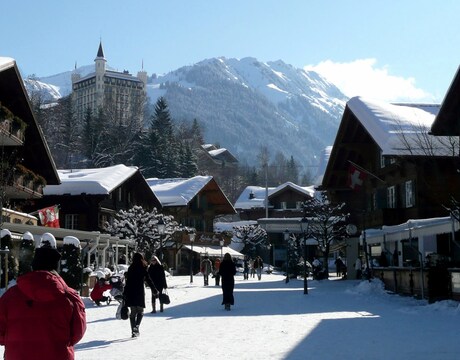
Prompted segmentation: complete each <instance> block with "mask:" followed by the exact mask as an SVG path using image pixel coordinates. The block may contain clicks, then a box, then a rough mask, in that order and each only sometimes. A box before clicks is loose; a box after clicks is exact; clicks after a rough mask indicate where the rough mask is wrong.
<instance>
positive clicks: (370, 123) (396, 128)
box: [347, 97, 452, 156]
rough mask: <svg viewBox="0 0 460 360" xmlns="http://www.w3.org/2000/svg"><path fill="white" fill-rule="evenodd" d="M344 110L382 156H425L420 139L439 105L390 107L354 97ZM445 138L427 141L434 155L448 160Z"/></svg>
mask: <svg viewBox="0 0 460 360" xmlns="http://www.w3.org/2000/svg"><path fill="white" fill-rule="evenodd" d="M347 106H348V107H349V109H350V110H351V112H352V113H353V114H354V115H355V116H356V118H357V119H358V121H359V122H360V123H361V124H362V125H363V126H364V128H365V129H366V130H367V131H368V133H369V135H370V136H371V137H372V138H373V140H374V141H375V142H376V143H377V145H378V146H379V147H380V149H381V150H382V155H390V156H396V155H427V153H426V148H425V149H423V145H425V147H426V143H425V142H423V140H421V139H423V138H424V137H425V136H426V134H427V133H428V132H429V131H430V129H431V125H432V123H433V121H434V119H435V117H436V115H437V113H438V111H439V108H440V106H439V105H435V104H432V105H421V104H389V103H385V102H381V101H376V100H371V99H365V98H362V97H354V98H352V99H350V100H349V101H348V103H347ZM445 140H446V139H445V137H444V138H443V137H433V139H431V138H430V141H432V143H431V144H430V150H431V151H432V153H433V155H437V156H451V155H452V154H451V152H452V150H451V149H449V147H446V146H445V145H443V143H444V144H445V143H446V142H445Z"/></svg>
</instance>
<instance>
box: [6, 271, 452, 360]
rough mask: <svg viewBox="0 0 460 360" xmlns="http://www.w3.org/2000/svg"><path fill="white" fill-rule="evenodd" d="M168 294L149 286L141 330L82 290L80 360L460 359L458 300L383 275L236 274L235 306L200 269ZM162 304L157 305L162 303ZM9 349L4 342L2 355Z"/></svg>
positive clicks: (179, 279)
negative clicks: (389, 287) (388, 282)
mask: <svg viewBox="0 0 460 360" xmlns="http://www.w3.org/2000/svg"><path fill="white" fill-rule="evenodd" d="M167 283H168V294H169V296H170V298H171V303H170V304H169V305H166V306H165V311H164V312H162V313H161V312H157V313H156V314H151V313H150V311H151V309H152V308H151V305H150V291H148V290H147V292H146V305H147V308H146V309H145V316H144V318H143V320H142V323H141V325H140V337H139V338H137V339H131V330H130V325H129V320H117V319H116V317H115V314H116V310H117V307H118V304H117V302H116V301H115V300H114V301H112V302H111V303H110V305H106V304H103V305H101V306H100V307H97V306H96V305H95V304H94V303H93V302H92V301H91V300H90V299H89V298H84V303H85V306H86V315H87V331H86V334H85V336H84V337H83V339H82V340H81V341H80V342H79V343H78V344H77V345H76V347H75V350H76V351H75V353H76V356H75V358H76V359H78V360H94V359H110V360H151V359H170V360H175V359H178V360H179V359H180V360H196V359H203V360H205V359H212V360H215V359H219V360H225V359H239V360H252V359H255V358H257V359H270V360H282V359H283V360H305V359H324V360H336V359H357V360H360V359H362V360H364V359H373V360H387V359H393V360H406V359H417V360H441V359H442V360H454V359H458V354H459V353H460V342H459V341H458V322H459V318H460V306H459V303H458V302H455V301H452V300H446V301H440V302H437V303H434V304H428V303H427V302H426V301H422V300H416V299H414V298H411V297H408V296H406V297H402V296H398V295H392V294H388V293H387V292H386V291H384V290H383V287H382V283H381V282H380V281H379V280H373V281H372V282H368V281H358V280H340V279H339V278H336V277H331V278H330V279H329V280H321V281H317V280H312V279H311V278H309V279H308V294H306V295H305V294H304V293H303V280H300V279H299V280H297V279H291V280H290V281H289V283H287V284H286V283H285V281H284V277H283V276H282V274H276V273H275V274H270V275H267V274H263V275H262V280H260V281H259V280H257V277H255V278H251V277H250V278H249V280H243V276H242V274H241V273H238V274H237V276H236V281H235V283H236V284H235V293H234V295H235V305H234V306H233V307H232V309H231V310H230V311H225V310H224V308H223V306H222V305H221V301H222V291H221V289H220V288H219V287H217V286H215V285H214V281H213V279H210V286H206V287H205V286H203V277H202V276H200V275H195V276H194V277H193V283H190V277H189V276H168V278H167ZM157 309H158V305H157ZM3 351H4V348H3V347H0V357H1V356H2V355H3Z"/></svg>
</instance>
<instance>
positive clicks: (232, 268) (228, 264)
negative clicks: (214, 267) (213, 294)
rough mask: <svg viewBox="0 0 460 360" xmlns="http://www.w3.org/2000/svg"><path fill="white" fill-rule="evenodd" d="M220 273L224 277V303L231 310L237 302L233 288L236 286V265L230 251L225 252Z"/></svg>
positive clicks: (226, 308)
mask: <svg viewBox="0 0 460 360" xmlns="http://www.w3.org/2000/svg"><path fill="white" fill-rule="evenodd" d="M219 273H220V276H221V277H222V305H224V306H225V310H227V311H229V310H230V306H231V305H234V304H235V298H234V296H233V290H234V288H235V274H236V265H235V263H234V262H233V260H232V257H231V256H230V254H229V253H225V255H224V259H223V260H222V262H221V263H220V267H219Z"/></svg>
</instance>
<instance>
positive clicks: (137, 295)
mask: <svg viewBox="0 0 460 360" xmlns="http://www.w3.org/2000/svg"><path fill="white" fill-rule="evenodd" d="M125 279H126V285H125V290H124V292H123V296H124V301H125V305H126V306H128V307H129V308H130V314H129V321H130V324H131V336H132V337H137V336H139V326H140V325H141V321H142V318H143V317H144V308H145V287H144V282H146V283H147V284H148V285H149V286H150V289H152V292H153V294H154V296H158V290H156V289H155V285H153V282H152V280H151V279H150V276H149V273H148V271H147V262H146V261H145V260H144V255H142V254H141V253H135V254H134V255H133V261H132V263H131V265H130V266H129V267H128V270H127V271H126V273H125Z"/></svg>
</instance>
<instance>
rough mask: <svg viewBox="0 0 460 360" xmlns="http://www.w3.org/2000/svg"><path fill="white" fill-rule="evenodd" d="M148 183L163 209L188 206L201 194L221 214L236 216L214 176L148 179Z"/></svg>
mask: <svg viewBox="0 0 460 360" xmlns="http://www.w3.org/2000/svg"><path fill="white" fill-rule="evenodd" d="M147 183H148V184H149V186H150V188H151V189H152V191H153V193H154V194H155V195H156V197H157V198H158V200H160V203H161V205H162V206H163V207H184V206H187V205H188V204H189V203H190V202H191V201H192V200H193V199H194V198H195V197H196V196H197V195H198V194H200V193H201V192H205V191H206V193H207V201H208V202H209V203H211V204H213V205H215V206H216V207H217V208H218V209H219V210H220V211H221V212H220V213H221V214H234V213H235V209H234V208H233V205H232V204H231V203H230V201H229V200H228V199H227V197H226V196H225V194H224V193H223V192H222V190H221V189H220V187H219V186H218V185H217V183H216V181H215V180H214V178H213V177H212V176H194V177H192V178H189V179H184V178H175V179H156V178H151V179H147Z"/></svg>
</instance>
